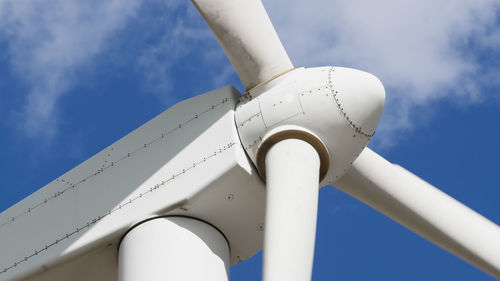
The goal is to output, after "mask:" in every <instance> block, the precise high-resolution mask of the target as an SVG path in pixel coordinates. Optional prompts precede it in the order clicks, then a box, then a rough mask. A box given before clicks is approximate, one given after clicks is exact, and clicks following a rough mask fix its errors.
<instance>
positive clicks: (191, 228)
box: [118, 217, 229, 281]
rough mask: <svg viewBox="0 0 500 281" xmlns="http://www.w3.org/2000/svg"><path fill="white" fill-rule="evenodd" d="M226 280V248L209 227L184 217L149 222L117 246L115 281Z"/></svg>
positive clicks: (227, 247)
mask: <svg viewBox="0 0 500 281" xmlns="http://www.w3.org/2000/svg"><path fill="white" fill-rule="evenodd" d="M143 280H147V281H177V280H184V281H199V280H204V281H228V280H229V246H228V244H227V241H226V239H225V238H224V236H223V235H222V234H221V233H220V232H219V231H218V230H217V229H215V228H214V227H213V226H211V225H208V224H207V223H205V222H202V221H199V220H195V219H192V218H187V217H163V218H157V219H152V220H149V221H146V222H144V223H141V224H140V225H138V226H136V227H134V228H133V229H132V230H131V231H129V232H128V233H127V235H125V237H124V238H123V240H122V241H121V244H120V249H119V258H118V281H143Z"/></svg>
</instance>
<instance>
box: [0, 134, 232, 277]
mask: <svg viewBox="0 0 500 281" xmlns="http://www.w3.org/2000/svg"><path fill="white" fill-rule="evenodd" d="M236 144H237V143H236V142H231V143H229V144H227V145H224V146H223V147H222V148H219V149H216V150H215V151H214V152H213V153H210V154H209V155H208V156H205V157H202V158H201V159H200V160H199V161H198V162H196V163H193V164H192V165H190V166H188V167H186V168H184V169H181V170H179V172H178V173H177V174H172V176H170V177H169V178H166V179H165V180H162V181H161V182H159V183H157V184H154V185H152V187H150V188H149V189H148V190H147V191H145V192H143V193H139V195H136V196H134V197H132V198H129V199H128V200H124V202H125V203H123V204H120V205H118V206H117V207H115V208H113V209H110V210H109V211H107V212H106V213H104V214H102V215H101V216H98V217H95V218H93V219H91V220H89V221H88V222H87V223H86V224H83V225H81V226H80V227H77V228H76V229H75V230H73V231H72V232H68V233H66V234H65V235H61V236H60V238H59V239H56V240H55V241H54V242H52V243H50V244H47V245H45V247H41V248H39V249H38V250H35V251H34V252H32V254H30V255H28V256H26V257H24V258H22V259H19V260H18V261H16V262H14V263H13V264H11V265H10V266H6V267H4V269H3V270H1V271H0V275H1V274H3V273H6V272H7V271H9V270H10V269H12V268H14V267H16V266H18V265H19V264H22V263H24V262H27V261H28V260H29V259H30V258H32V257H34V256H37V255H38V254H40V253H43V252H44V251H47V250H48V249H49V248H51V247H53V246H55V245H58V244H59V242H61V241H63V240H65V239H68V238H69V237H71V236H73V235H75V234H77V233H79V232H80V231H82V230H84V229H86V228H89V227H90V226H93V225H94V224H96V223H98V222H99V221H101V220H102V219H104V218H106V217H109V216H110V215H111V214H113V213H114V212H116V211H118V210H121V209H122V208H123V207H125V206H127V205H130V204H132V203H133V202H134V201H136V200H138V199H141V198H143V197H144V196H145V195H148V194H150V193H152V192H154V191H156V190H158V189H161V188H163V187H164V186H165V185H166V184H167V183H170V182H172V181H173V180H175V179H176V178H178V177H179V176H182V175H184V174H185V173H186V172H187V171H189V170H191V169H194V168H196V167H197V166H199V165H201V164H202V163H204V162H206V161H207V160H209V159H211V158H213V157H215V156H217V155H220V154H222V153H224V152H225V151H228V150H229V149H230V148H232V147H233V146H234V145H236Z"/></svg>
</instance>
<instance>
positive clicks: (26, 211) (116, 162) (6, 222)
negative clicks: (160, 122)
mask: <svg viewBox="0 0 500 281" xmlns="http://www.w3.org/2000/svg"><path fill="white" fill-rule="evenodd" d="M229 100H232V99H231V98H224V99H223V100H222V101H221V102H219V103H217V104H214V105H212V106H210V107H209V108H207V109H206V110H204V111H202V112H199V113H197V114H195V115H194V116H193V117H191V118H190V119H188V120H186V121H184V122H182V123H179V124H178V125H176V126H175V127H173V128H172V129H170V130H168V131H166V132H165V131H163V132H162V133H161V135H159V136H158V137H157V138H155V139H153V140H151V141H149V142H146V143H144V144H143V145H141V146H139V147H137V148H136V149H134V150H132V152H128V153H126V154H124V155H123V156H122V157H121V158H119V159H118V160H117V161H114V162H111V163H110V164H108V165H106V166H104V165H103V167H102V168H99V169H98V170H97V171H96V172H94V173H92V174H90V175H88V176H86V177H85V178H83V179H80V180H79V181H77V182H76V183H74V184H72V183H70V182H69V181H68V180H65V179H63V178H62V177H60V178H58V179H56V182H62V183H64V184H67V185H68V187H66V188H64V189H62V190H59V191H57V192H55V193H54V195H52V196H50V197H47V198H45V199H42V200H40V201H39V202H38V203H37V204H35V205H33V206H31V207H29V208H27V209H26V210H25V211H24V212H22V213H18V214H17V215H15V216H12V217H9V218H8V219H7V220H5V221H3V222H2V223H0V229H1V228H2V227H4V226H6V225H8V224H10V223H13V222H14V221H16V220H17V219H18V218H20V217H22V216H25V215H28V214H30V213H32V212H33V210H35V209H37V208H38V207H40V206H42V205H44V204H47V203H48V202H50V201H51V200H52V199H55V198H57V197H60V196H61V195H63V194H64V193H66V192H67V191H69V190H71V189H75V188H78V187H80V186H81V185H83V184H84V183H85V182H86V181H87V180H89V179H91V178H93V177H95V176H98V175H100V174H101V173H103V172H104V171H106V170H107V169H108V168H110V167H114V166H116V165H117V164H118V163H120V162H121V161H122V160H125V159H127V158H130V157H131V156H132V155H134V154H135V153H136V152H139V151H140V150H144V149H146V148H147V147H148V146H150V145H151V144H153V143H155V142H157V141H159V140H161V139H166V138H167V137H168V136H169V135H171V134H172V133H174V132H175V131H177V130H178V129H181V128H182V126H184V125H186V124H188V123H190V122H192V121H194V120H196V119H198V118H199V117H201V116H202V115H204V114H206V113H208V112H210V111H212V110H215V108H217V107H219V106H220V105H222V104H225V103H227V102H228V101H229ZM49 184H50V183H49ZM0 273H1V271H0Z"/></svg>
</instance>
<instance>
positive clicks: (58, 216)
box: [0, 87, 265, 281]
mask: <svg viewBox="0 0 500 281" xmlns="http://www.w3.org/2000/svg"><path fill="white" fill-rule="evenodd" d="M239 95H240V94H239V93H238V92H237V91H236V90H235V89H234V88H232V87H226V88H222V89H219V90H216V91H212V92H209V93H207V94H204V95H201V96H198V97H195V98H192V99H189V100H185V101H183V102H181V103H179V104H177V105H175V106H174V107H172V108H170V109H169V110H167V111H165V112H164V113H162V114H160V115H159V116H158V117H156V118H154V119H153V120H151V121H149V122H148V123H146V124H145V125H143V126H141V127H140V128H139V129H137V130H135V131H134V132H132V133H130V134H129V135H127V136H125V137H124V138H122V139H121V140H119V141H117V142H116V143H114V144H112V145H111V146H109V147H108V148H106V149H104V150H103V151H101V152H99V153H98V154H96V155H95V156H93V157H92V158H90V159H89V160H87V161H85V162H84V163H82V164H81V165H79V166H77V167H76V168H74V169H72V170H71V171H69V172H67V173H66V174H64V175H62V176H61V177H59V178H58V179H56V180H55V181H53V182H52V183H50V184H48V185H47V186H45V187H43V188H42V189H40V190H39V191H37V192H35V193H34V194H32V195H30V196H29V197H27V198H26V199H24V200H22V201H21V202H19V203H17V204H16V205H14V206H13V207H11V208H9V209H8V210H6V211H5V212H3V213H2V214H1V215H0V225H1V226H0V237H1V239H0V249H1V250H0V251H1V254H0V280H2V281H5V280H30V281H41V280H44V281H45V280H59V279H60V280H74V281H80V280H96V281H100V280H107V279H109V277H112V276H116V267H115V266H103V265H112V264H114V262H113V261H114V260H116V247H117V242H118V241H119V239H120V238H121V236H122V235H123V234H124V233H125V232H126V231H127V229H128V228H129V227H130V226H132V225H134V224H135V223H137V222H139V221H142V220H144V219H147V218H149V217H154V216H161V215H167V214H182V215H188V216H195V217H198V218H200V219H203V220H205V221H208V222H210V223H211V224H213V225H215V226H216V227H217V228H218V229H221V230H223V231H224V233H225V234H226V236H227V237H228V240H229V243H230V244H234V245H231V247H232V252H231V254H232V255H231V263H233V264H234V263H237V262H239V261H241V260H245V259H247V258H249V257H251V256H252V255H253V254H255V253H256V252H257V251H259V250H260V249H261V248H262V239H263V238H262V236H263V234H262V232H261V231H259V230H258V229H257V226H258V225H259V224H262V223H263V220H264V204H265V199H264V198H265V190H264V186H263V184H262V182H261V180H260V178H259V177H258V176H257V175H256V172H255V171H254V170H253V167H252V165H251V163H250V162H249V161H248V159H247V157H246V155H245V152H244V150H243V149H242V147H241V144H240V141H239V137H238V134H237V131H236V128H235V125H234V108H235V106H236V101H237V99H238V97H239ZM162 135H163V137H162ZM200 194H203V196H200ZM228 194H233V197H234V200H227V196H228ZM212 204H217V205H219V206H221V209H220V210H219V209H217V208H213V205H212ZM233 216H234V217H233ZM242 241H246V243H242ZM110 257H111V258H112V260H109V259H110ZM87 265H88V266H91V267H93V268H96V269H98V270H94V271H90V270H89V271H82V270H81V268H85V267H86V266H87ZM101 278H102V279H101Z"/></svg>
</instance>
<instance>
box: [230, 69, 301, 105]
mask: <svg viewBox="0 0 500 281" xmlns="http://www.w3.org/2000/svg"><path fill="white" fill-rule="evenodd" d="M295 69H297V68H296V67H292V68H290V69H288V70H285V71H283V72H280V73H278V74H276V75H273V76H272V77H271V78H269V79H267V80H264V81H262V82H260V83H258V84H257V85H255V86H253V87H252V88H250V89H248V90H246V91H245V93H244V94H243V95H241V97H240V101H244V100H247V99H248V100H251V99H252V95H251V94H250V91H252V90H254V89H255V88H258V87H260V86H262V85H264V84H266V83H268V82H271V81H272V80H274V79H276V78H278V77H280V76H282V75H285V74H287V73H288V72H290V71H292V70H295Z"/></svg>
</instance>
